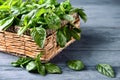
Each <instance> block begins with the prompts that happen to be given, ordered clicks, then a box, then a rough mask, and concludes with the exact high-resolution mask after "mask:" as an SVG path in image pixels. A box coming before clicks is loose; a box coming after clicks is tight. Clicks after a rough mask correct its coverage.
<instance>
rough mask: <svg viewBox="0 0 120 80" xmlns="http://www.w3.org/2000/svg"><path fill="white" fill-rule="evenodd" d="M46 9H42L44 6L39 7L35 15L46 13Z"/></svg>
mask: <svg viewBox="0 0 120 80" xmlns="http://www.w3.org/2000/svg"><path fill="white" fill-rule="evenodd" d="M46 11H47V10H46V9H44V8H41V9H39V10H38V11H37V13H36V15H35V17H37V18H39V17H40V16H41V15H42V14H44V13H46Z"/></svg>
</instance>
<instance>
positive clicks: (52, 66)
mask: <svg viewBox="0 0 120 80" xmlns="http://www.w3.org/2000/svg"><path fill="white" fill-rule="evenodd" d="M45 68H46V71H47V73H50V74H60V73H62V71H61V69H60V68H59V67H58V66H57V65H55V64H52V63H46V64H45Z"/></svg>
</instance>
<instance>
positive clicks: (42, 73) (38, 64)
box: [35, 54, 46, 75]
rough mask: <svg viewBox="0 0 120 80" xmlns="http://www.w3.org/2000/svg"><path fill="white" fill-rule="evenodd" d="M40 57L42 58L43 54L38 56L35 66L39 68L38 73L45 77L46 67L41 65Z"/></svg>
mask: <svg viewBox="0 0 120 80" xmlns="http://www.w3.org/2000/svg"><path fill="white" fill-rule="evenodd" d="M40 57H41V54H38V55H37V58H36V60H35V64H36V66H37V71H38V73H39V74H41V75H45V74H46V71H45V66H44V64H42V63H41V61H40Z"/></svg>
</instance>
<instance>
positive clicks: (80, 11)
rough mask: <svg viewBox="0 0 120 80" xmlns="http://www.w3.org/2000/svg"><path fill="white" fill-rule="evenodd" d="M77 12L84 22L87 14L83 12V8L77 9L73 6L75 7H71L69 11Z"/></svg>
mask: <svg viewBox="0 0 120 80" xmlns="http://www.w3.org/2000/svg"><path fill="white" fill-rule="evenodd" d="M75 12H76V13H78V14H79V15H80V17H81V19H82V20H83V21H84V22H86V21H87V15H86V14H85V13H84V10H83V9H79V8H75V9H71V11H70V13H75Z"/></svg>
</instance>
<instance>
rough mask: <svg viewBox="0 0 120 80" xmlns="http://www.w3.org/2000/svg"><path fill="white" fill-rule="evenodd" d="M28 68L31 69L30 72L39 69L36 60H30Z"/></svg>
mask: <svg viewBox="0 0 120 80" xmlns="http://www.w3.org/2000/svg"><path fill="white" fill-rule="evenodd" d="M26 70H27V71H29V72H32V71H35V70H37V66H36V64H35V61H31V62H29V63H28V64H27V66H26Z"/></svg>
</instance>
